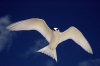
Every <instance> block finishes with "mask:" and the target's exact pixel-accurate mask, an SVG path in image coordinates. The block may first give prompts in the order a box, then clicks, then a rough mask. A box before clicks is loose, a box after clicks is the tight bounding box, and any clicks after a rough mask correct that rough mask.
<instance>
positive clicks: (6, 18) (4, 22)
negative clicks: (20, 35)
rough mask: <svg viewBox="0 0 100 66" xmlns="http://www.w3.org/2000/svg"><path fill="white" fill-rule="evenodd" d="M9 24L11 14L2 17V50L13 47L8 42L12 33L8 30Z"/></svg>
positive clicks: (0, 33)
mask: <svg viewBox="0 0 100 66" xmlns="http://www.w3.org/2000/svg"><path fill="white" fill-rule="evenodd" d="M9 24H10V20H9V16H4V17H1V18H0V52H1V51H3V50H4V49H9V48H10V47H11V44H10V43H9V42H8V41H10V40H11V39H10V37H11V34H10V32H9V31H8V30H6V26H7V25H9Z"/></svg>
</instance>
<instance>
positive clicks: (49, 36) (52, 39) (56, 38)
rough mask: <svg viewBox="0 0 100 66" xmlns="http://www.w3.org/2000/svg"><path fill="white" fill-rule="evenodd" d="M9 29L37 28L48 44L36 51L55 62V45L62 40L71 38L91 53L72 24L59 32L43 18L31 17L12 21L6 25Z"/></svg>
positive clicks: (82, 37) (88, 46)
mask: <svg viewBox="0 0 100 66" xmlns="http://www.w3.org/2000/svg"><path fill="white" fill-rule="evenodd" d="M7 29H9V30H11V31H21V30H37V31H38V32H40V33H41V34H42V35H43V36H44V37H45V38H46V40H47V41H48V42H49V44H48V45H47V46H46V47H44V48H42V49H40V50H38V51H37V52H41V53H44V54H46V55H48V56H50V57H52V58H53V59H55V60H56V62H57V54H56V47H57V46H58V45H59V44H60V43H61V42H63V41H65V40H68V39H72V40H73V41H74V42H76V44H78V45H79V46H81V47H82V48H83V49H84V50H85V51H86V52H88V53H90V54H93V51H92V49H91V46H90V44H89V42H88V41H87V40H86V38H85V37H84V36H83V34H82V33H81V32H80V31H79V30H78V29H77V28H75V27H74V26H71V27H70V28H68V29H67V30H65V31H64V32H60V31H59V29H58V28H53V29H50V28H49V27H48V25H47V24H46V23H45V21H44V20H43V19H39V18H31V19H27V20H22V21H19V22H16V23H13V24H11V25H9V26H8V27H7Z"/></svg>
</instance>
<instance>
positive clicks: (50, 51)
mask: <svg viewBox="0 0 100 66" xmlns="http://www.w3.org/2000/svg"><path fill="white" fill-rule="evenodd" d="M37 52H41V53H44V54H46V55H48V56H50V57H52V58H53V59H55V60H56V62H57V55H56V49H50V48H49V46H46V47H44V48H42V49H40V50H38V51H37Z"/></svg>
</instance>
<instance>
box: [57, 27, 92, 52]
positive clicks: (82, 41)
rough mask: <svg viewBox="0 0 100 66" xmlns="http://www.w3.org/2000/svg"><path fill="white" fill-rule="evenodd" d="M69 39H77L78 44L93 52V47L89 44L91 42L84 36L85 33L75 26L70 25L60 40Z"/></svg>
mask: <svg viewBox="0 0 100 66" xmlns="http://www.w3.org/2000/svg"><path fill="white" fill-rule="evenodd" d="M67 39H72V40H73V41H75V42H76V43H77V44H78V45H80V46H81V47H82V48H83V49H84V50H85V51H87V52H88V53H90V54H93V52H92V49H91V47H90V45H89V42H88V41H87V40H86V38H85V37H84V36H83V34H82V33H81V32H80V31H79V30H78V29H77V28H75V27H73V26H72V27H70V28H69V29H67V30H66V31H64V32H62V33H61V37H60V42H59V43H61V42H63V41H65V40H67Z"/></svg>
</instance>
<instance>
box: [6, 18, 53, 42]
mask: <svg viewBox="0 0 100 66" xmlns="http://www.w3.org/2000/svg"><path fill="white" fill-rule="evenodd" d="M7 29H9V30H12V31H21V30H37V31H38V32H40V33H41V34H42V35H43V36H44V37H45V38H46V39H47V41H48V42H50V40H51V35H52V31H51V29H50V28H49V27H48V25H47V24H46V23H45V21H44V20H42V19H38V18H31V19H27V20H22V21H19V22H16V23H13V24H11V25H9V26H8V27H7Z"/></svg>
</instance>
